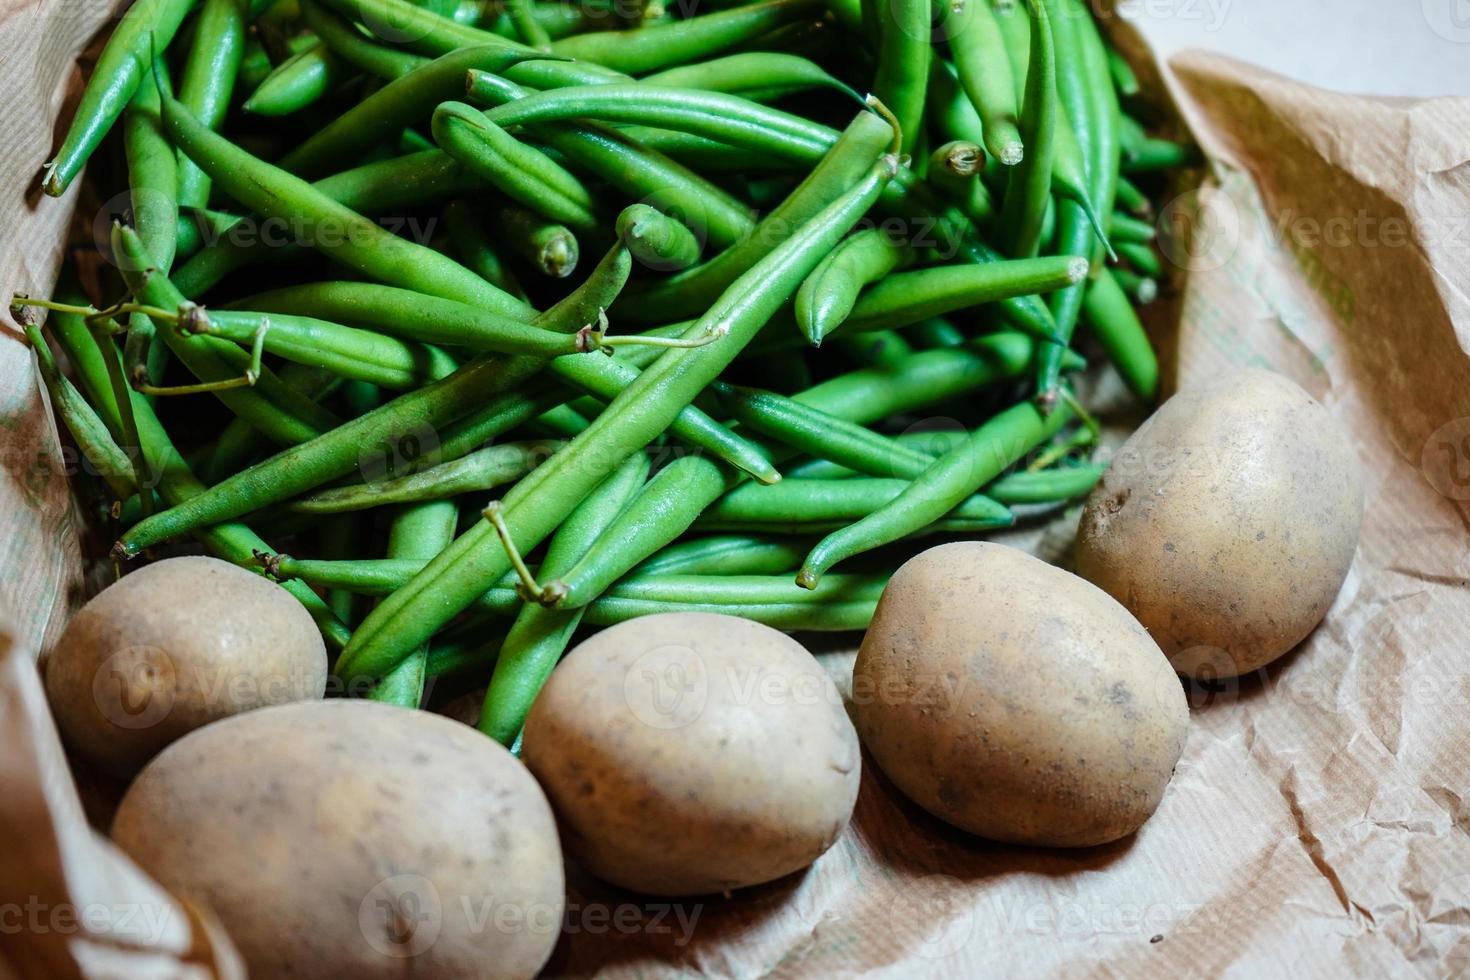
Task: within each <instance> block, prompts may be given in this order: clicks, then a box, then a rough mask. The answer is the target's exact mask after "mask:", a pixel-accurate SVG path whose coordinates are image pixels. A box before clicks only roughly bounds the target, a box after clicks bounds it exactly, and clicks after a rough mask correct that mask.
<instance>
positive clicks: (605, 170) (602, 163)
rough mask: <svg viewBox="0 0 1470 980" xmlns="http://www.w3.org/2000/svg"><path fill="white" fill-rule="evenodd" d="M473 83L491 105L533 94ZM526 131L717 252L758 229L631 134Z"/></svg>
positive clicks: (733, 202) (591, 127) (594, 129)
mask: <svg viewBox="0 0 1470 980" xmlns="http://www.w3.org/2000/svg"><path fill="white" fill-rule="evenodd" d="M471 78H472V87H473V90H474V94H475V96H476V97H477V98H479V99H481V100H483V101H485V102H487V103H488V104H491V105H500V104H502V103H504V102H507V101H512V100H516V99H521V98H525V97H527V96H528V95H529V93H528V92H527V91H526V90H525V89H523V88H521V87H519V86H517V85H516V84H515V83H513V82H511V81H509V80H507V79H505V78H497V77H495V76H492V75H487V74H481V75H474V76H471ZM527 129H528V130H529V131H530V133H531V134H532V135H533V136H534V137H535V138H536V139H537V140H539V141H540V142H542V143H543V144H544V145H546V146H549V147H551V148H552V149H554V150H556V151H557V152H559V153H561V154H562V155H563V156H565V157H566V158H567V160H568V162H570V163H572V164H574V165H575V166H577V167H579V168H580V169H582V170H583V171H585V172H587V173H589V174H592V175H595V176H597V177H599V178H600V179H602V180H605V181H607V182H608V183H609V184H611V185H612V186H614V187H615V188H617V189H618V190H619V191H621V192H622V193H624V194H626V195H628V196H629V197H631V198H634V199H636V200H638V201H640V203H643V204H648V205H651V206H653V207H656V208H658V209H659V210H660V211H663V212H664V213H666V214H672V215H674V216H675V217H677V218H678V219H679V220H681V221H683V222H684V223H685V224H688V225H689V226H690V227H691V228H693V229H694V230H695V231H696V232H697V233H699V234H701V235H702V236H703V237H705V238H707V239H708V240H709V242H710V244H711V245H713V246H714V247H716V248H723V247H725V246H727V245H731V244H733V243H735V242H739V241H743V240H744V239H745V238H746V237H747V236H749V234H750V232H751V230H752V229H753V228H754V227H755V219H754V217H753V216H752V215H751V212H750V209H749V208H748V207H746V206H745V205H744V204H743V203H741V202H740V201H739V200H737V199H736V198H734V197H733V196H732V195H730V194H729V193H728V192H726V191H724V190H722V189H721V188H719V187H718V186H716V185H715V184H713V183H711V182H710V181H708V180H706V179H705V178H703V177H700V176H698V175H697V174H695V173H693V172H692V171H690V170H689V169H688V168H687V167H684V166H682V165H681V164H678V163H675V162H674V161H673V160H671V159H669V158H667V157H665V156H664V155H662V154H661V153H657V152H654V151H653V150H650V149H649V148H648V147H645V146H642V145H641V144H639V143H638V142H637V141H636V140H635V139H634V138H633V137H632V136H630V135H628V134H627V133H624V132H619V131H617V130H614V129H609V128H607V127H603V126H598V125H597V124H595V123H591V122H585V121H584V122H579V123H577V124H576V125H571V126H569V125H559V124H551V125H534V126H529V127H527Z"/></svg>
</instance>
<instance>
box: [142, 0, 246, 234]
mask: <svg viewBox="0 0 1470 980" xmlns="http://www.w3.org/2000/svg"><path fill="white" fill-rule="evenodd" d="M247 10H248V3H247V0H203V2H202V3H201V4H200V6H199V16H198V17H196V18H195V19H194V37H193V43H192V44H191V46H190V48H189V57H188V58H187V59H186V60H185V62H184V72H183V75H182V76H181V77H180V79H179V88H178V99H179V102H180V103H181V104H182V105H184V106H186V107H188V109H189V112H191V113H192V114H193V115H194V117H195V118H196V119H198V120H199V121H200V122H201V123H202V124H204V125H205V126H208V127H209V128H210V129H219V127H220V125H221V124H222V123H223V122H224V120H225V113H226V112H228V111H229V108H230V96H231V94H232V93H233V92H234V88H235V78H236V76H237V75H239V73H240V60H241V59H242V58H243V57H244V55H245V20H246V16H247ZM150 43H154V42H150ZM178 180H179V192H178V193H179V203H180V204H181V205H183V206H185V207H203V206H204V205H206V204H208V203H209V177H208V175H207V174H205V173H204V171H203V170H201V169H200V168H199V166H198V165H197V164H195V162H194V161H193V160H191V159H189V157H188V156H187V155H186V154H184V153H180V154H179V166H178Z"/></svg>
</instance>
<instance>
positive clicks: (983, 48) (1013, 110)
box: [940, 0, 1031, 167]
mask: <svg viewBox="0 0 1470 980" xmlns="http://www.w3.org/2000/svg"><path fill="white" fill-rule="evenodd" d="M940 8H941V10H942V11H943V18H944V19H943V25H944V31H945V36H946V38H947V39H948V41H949V47H950V51H952V52H953V54H954V65H955V68H956V69H957V70H958V74H959V79H960V84H961V85H962V86H963V87H964V90H965V93H966V94H967V95H968V96H969V99H970V102H971V103H972V104H973V105H974V107H975V110H976V112H977V114H978V115H979V117H980V120H981V125H982V129H981V132H982V133H983V135H984V139H985V148H986V149H987V150H989V151H990V154H991V156H993V157H995V158H996V159H997V160H999V161H1000V162H1001V163H1002V164H1003V165H1005V166H1007V167H1013V166H1015V165H1016V164H1018V163H1020V162H1021V160H1022V159H1023V158H1024V157H1025V154H1026V153H1027V152H1030V151H1031V146H1030V144H1029V143H1028V142H1027V141H1026V139H1025V138H1024V137H1023V135H1022V132H1021V128H1020V119H1021V111H1020V106H1018V105H1017V104H1016V87H1017V85H1016V79H1015V78H1014V77H1013V76H1012V74H1011V64H1010V61H1009V59H1007V57H1006V54H1005V41H1004V38H1003V36H1002V35H1001V32H1000V26H999V25H998V24H997V23H996V22H995V16H994V14H992V13H991V11H990V5H989V2H988V0H948V2H946V3H942V4H941V5H940Z"/></svg>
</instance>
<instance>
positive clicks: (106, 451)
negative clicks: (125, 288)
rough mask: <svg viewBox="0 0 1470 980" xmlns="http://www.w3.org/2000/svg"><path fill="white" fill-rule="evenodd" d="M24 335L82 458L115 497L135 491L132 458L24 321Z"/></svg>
mask: <svg viewBox="0 0 1470 980" xmlns="http://www.w3.org/2000/svg"><path fill="white" fill-rule="evenodd" d="M25 334H26V340H27V341H29V342H30V345H31V349H32V350H33V351H35V352H36V364H37V366H38V368H39V369H40V373H41V381H42V382H43V383H44V384H45V385H46V391H47V392H48V393H49V394H50V396H51V407H52V408H53V409H55V411H56V414H57V415H58V416H59V417H60V418H61V422H62V424H63V425H65V426H66V430H67V431H68V432H70V433H71V437H72V440H73V441H74V442H75V443H76V444H77V448H78V449H80V450H81V452H82V456H83V458H84V459H86V460H87V462H88V463H90V464H91V465H92V468H93V471H94V473H95V474H96V475H97V476H99V477H101V478H102V481H103V482H104V483H106V484H107V488H108V489H109V490H111V491H112V493H113V495H114V496H116V497H117V499H118V500H127V499H128V498H129V497H131V496H132V495H133V494H135V493H137V492H138V484H137V482H136V481H135V479H134V477H133V469H134V462H133V460H132V459H131V458H130V457H129V456H128V454H127V453H126V452H124V451H123V450H122V449H121V448H120V447H119V446H118V444H117V443H116V442H114V441H113V438H112V433H111V432H109V431H107V426H106V425H105V424H104V423H103V421H102V419H101V418H99V417H98V416H97V413H96V412H95V411H93V410H92V406H91V405H88V404H87V400H86V399H85V398H83V397H82V393H81V392H80V391H77V389H76V387H75V386H74V385H73V384H72V383H71V382H70V381H68V380H67V379H66V377H64V376H63V375H62V373H61V369H60V368H59V367H57V366H56V359H55V358H54V357H53V356H52V355H51V348H50V347H48V346H46V338H44V337H43V336H41V331H40V328H39V327H36V326H35V325H34V324H32V323H30V322H29V320H27V321H25ZM150 492H151V491H150Z"/></svg>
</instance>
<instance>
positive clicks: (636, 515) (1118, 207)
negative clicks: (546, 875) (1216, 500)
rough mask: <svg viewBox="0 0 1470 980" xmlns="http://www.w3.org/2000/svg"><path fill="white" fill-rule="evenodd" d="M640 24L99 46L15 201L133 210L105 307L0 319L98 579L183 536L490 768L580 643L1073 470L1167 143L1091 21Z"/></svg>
mask: <svg viewBox="0 0 1470 980" xmlns="http://www.w3.org/2000/svg"><path fill="white" fill-rule="evenodd" d="M267 12H269V13H268V14H267ZM262 14H267V16H266V17H264V18H262V16H261V15H262ZM644 14H645V15H644V17H643V19H642V20H641V21H639V22H637V23H631V22H630V21H629V20H628V19H627V18H620V17H616V16H612V9H611V7H609V6H608V5H607V4H605V3H604V2H603V0H586V4H584V5H582V6H575V7H574V6H571V5H568V4H566V3H564V2H560V0H558V2H549V0H517V2H515V3H506V4H504V5H500V6H497V5H476V4H461V5H459V6H458V8H456V7H455V5H453V4H448V5H446V4H442V3H431V2H428V0H374V4H373V5H372V11H371V12H370V16H369V15H366V14H365V9H360V5H358V4H356V3H354V2H351V0H300V2H299V3H298V2H295V0H251V2H242V0H199V2H198V3H197V4H196V3H195V2H194V0H157V2H153V3H147V4H144V3H138V4H136V5H135V6H134V7H133V8H132V9H131V10H130V11H129V12H128V13H127V14H126V15H125V16H124V17H123V18H122V19H121V20H120V21H119V23H118V25H117V28H116V30H115V31H114V33H113V35H112V37H111V38H110V40H109V41H108V42H107V44H106V46H105V48H104V49H103V52H102V55H101V57H100V58H99V60H98V62H97V65H96V69H95V71H94V72H93V75H92V77H91V79H90V80H89V81H88V83H87V86H86V89H85V91H84V93H83V95H82V98H81V100H80V102H79V103H78V105H77V107H76V114H75V117H74V118H73V119H72V120H71V122H70V125H69V127H67V128H66V129H65V130H64V134H65V135H64V137H63V139H62V140H61V143H60V145H59V147H58V149H57V151H56V155H55V158H54V159H53V160H52V161H51V162H50V163H49V164H47V166H46V170H45V173H44V178H43V188H44V190H45V191H46V193H48V194H51V195H54V196H59V195H61V194H63V193H65V192H66V190H67V188H68V186H69V185H70V184H71V183H72V182H73V181H74V180H75V179H76V178H77V177H78V175H79V174H80V173H81V171H82V168H83V166H84V165H85V164H86V163H87V161H88V158H89V157H95V159H94V160H93V163H92V165H91V166H92V170H91V173H90V174H89V179H90V180H92V181H93V183H94V184H95V185H96V189H97V191H98V194H97V196H98V198H99V199H107V198H110V197H115V195H116V194H119V193H121V192H123V191H126V192H127V193H128V195H129V197H130V200H131V208H130V209H129V212H128V214H127V215H126V216H125V220H123V221H121V222H117V223H115V224H114V225H113V227H112V231H111V241H110V243H109V245H110V247H109V248H108V249H107V250H106V253H107V258H108V260H109V262H108V264H107V265H106V266H104V267H103V268H102V270H101V272H100V274H99V275H97V276H93V277H92V279H95V280H96V281H95V284H94V286H93V289H94V293H95V294H94V295H91V296H85V295H83V294H81V293H80V292H79V291H78V290H77V288H75V287H74V286H73V285H71V283H72V281H73V279H75V280H76V281H80V278H79V277H75V276H72V274H71V273H70V272H68V273H67V275H68V279H67V280H66V282H67V284H66V285H63V286H60V287H58V289H57V291H56V292H57V297H56V299H54V300H46V299H36V298H31V297H27V296H15V297H14V298H13V300H12V304H13V309H14V312H15V314H16V315H17V316H18V317H20V318H22V319H23V320H24V323H25V333H26V336H27V338H28V339H29V341H30V342H31V343H32V344H33V345H34V346H35V347H36V352H37V356H38V364H39V367H40V376H41V380H42V382H43V384H44V386H45V387H46V389H47V390H48V392H49V394H50V397H51V400H52V404H53V406H54V407H55V409H56V412H57V415H58V417H59V419H60V420H61V422H62V424H63V425H64V427H65V428H66V430H67V431H68V432H69V433H70V436H71V439H72V440H73V441H74V443H75V444H76V447H77V449H78V450H79V452H80V453H81V454H82V455H83V456H84V457H85V459H86V461H87V463H88V466H87V467H86V468H85V472H86V473H89V474H92V475H94V476H95V477H96V479H95V480H93V481H92V482H91V483H90V486H91V488H92V489H93V490H94V491H95V494H96V497H95V499H96V500H97V502H99V503H101V504H104V505H105V506H104V507H103V508H102V511H103V512H104V513H105V514H106V515H107V516H106V519H108V520H111V521H113V522H115V526H116V528H117V543H116V546H115V547H114V549H113V553H114V557H115V558H116V559H117V560H119V561H121V562H126V561H127V560H129V559H134V558H136V557H137V556H139V555H143V554H153V553H156V552H157V551H159V550H161V549H163V548H165V547H169V546H170V542H172V541H173V540H175V539H178V538H190V537H192V538H193V539H195V540H197V541H198V542H199V543H200V544H202V546H203V547H204V548H206V549H208V550H210V551H211V552H213V553H214V554H216V555H218V556H219V557H221V558H224V559H225V560H228V561H232V562H236V563H238V564H241V565H244V566H247V567H250V568H253V569H255V570H257V571H259V572H260V573H262V574H266V575H270V576H273V577H274V578H276V579H277V580H279V581H280V582H281V583H282V584H283V585H284V586H285V587H286V588H287V589H288V590H290V591H291V593H292V594H293V595H295V596H297V597H298V598H299V599H300V600H301V601H302V603H303V604H304V605H305V606H306V607H307V608H308V610H309V611H310V612H311V613H312V615H313V617H314V618H315V620H316V622H317V623H318V624H319V625H320V627H321V629H322V632H323V634H324V635H325V636H326V637H327V639H328V641H329V646H330V647H331V648H332V649H333V650H334V651H339V654H338V656H337V658H336V660H335V663H334V671H335V672H336V673H337V674H338V675H339V676H340V677H341V678H342V679H343V680H345V681H352V682H358V681H362V680H368V681H371V682H374V683H372V684H369V685H368V687H367V689H369V690H370V691H371V694H370V696H371V697H373V698H376V699H379V700H383V701H389V702H392V703H397V704H403V705H409V706H418V705H420V704H422V703H424V702H425V701H426V700H427V699H428V697H429V695H430V693H431V692H430V689H429V688H430V683H431V682H432V681H433V680H434V679H435V678H436V677H439V676H448V675H450V674H452V675H453V676H454V677H455V678H456V683H468V682H471V681H474V680H478V681H479V682H480V683H483V684H486V685H488V692H487V694H486V697H485V703H484V709H483V712H482V715H481V718H480V728H481V729H482V730H483V731H484V732H485V733H486V734H488V735H490V736H491V737H493V738H495V739H498V740H499V741H501V742H504V743H506V744H511V743H513V742H514V741H515V739H516V737H517V735H518V733H519V731H520V728H521V725H522V723H523V722H524V719H525V717H526V713H527V711H528V710H529V708H530V705H531V703H532V702H533V701H534V699H535V697H536V696H537V693H538V692H539V690H540V688H541V685H542V684H543V683H544V682H545V680H546V678H547V676H548V675H549V673H550V672H551V670H552V669H553V668H554V667H555V664H556V662H557V660H558V658H559V657H560V656H561V655H562V653H563V652H564V651H565V649H566V648H567V646H568V644H569V643H570V642H571V641H572V639H573V636H574V635H575V633H576V632H577V631H578V630H579V629H586V628H591V627H597V626H602V625H607V624H611V623H618V622H623V621H625V620H627V619H630V618H634V617H637V616H641V615H648V614H651V613H657V612H669V611H679V610H698V611H706V612H709V611H713V612H726V613H729V614H732V615H741V616H747V617H750V618H754V619H757V620H760V621H762V622H766V623H769V624H771V625H774V626H777V627H780V628H783V629H793V630H799V629H808V630H849V629H860V628H862V627H863V626H864V625H865V624H866V623H867V620H868V618H869V617H870V616H871V614H872V612H873V609H874V605H875V603H876V601H877V598H878V595H879V594H880V593H881V591H882V588H883V584H884V582H885V581H886V578H887V574H888V573H889V572H891V570H892V569H893V568H894V567H895V566H896V564H897V563H898V562H900V561H902V560H903V559H904V558H905V557H906V556H907V555H908V554H911V553H912V551H913V550H914V548H916V547H918V546H917V545H915V544H914V543H913V542H914V541H915V540H916V539H920V538H923V537H924V536H926V535H935V534H947V535H965V534H983V533H985V532H987V531H991V530H995V529H1000V528H1008V527H1012V526H1014V525H1015V524H1017V523H1018V522H1022V521H1026V520H1031V519H1035V518H1036V517H1037V516H1038V515H1045V514H1048V513H1051V512H1054V511H1055V510H1056V509H1058V508H1065V507H1067V506H1068V505H1070V504H1073V503H1075V502H1076V501H1078V500H1079V499H1080V498H1081V497H1083V496H1085V495H1086V494H1087V493H1088V492H1089V491H1090V489H1091V488H1092V486H1093V485H1094V484H1095V483H1096V481H1097V480H1098V479H1099V477H1100V475H1101V467H1100V466H1099V465H1097V464H1096V463H1095V462H1093V461H1092V460H1091V459H1090V458H1089V457H1090V456H1091V455H1092V452H1093V449H1094V444H1095V440H1096V437H1097V427H1096V423H1095V422H1094V421H1093V420H1092V418H1091V416H1090V415H1089V414H1088V413H1087V411H1086V409H1085V407H1084V406H1082V405H1081V404H1080V402H1079V401H1078V399H1077V397H1076V395H1075V394H1074V393H1073V389H1072V387H1071V384H1070V380H1069V376H1070V375H1071V374H1072V373H1074V372H1077V371H1080V370H1082V369H1083V368H1085V367H1087V363H1088V362H1087V355H1088V354H1090V353H1093V352H1096V354H1097V355H1098V358H1099V361H1100V362H1101V361H1106V362H1107V364H1108V365H1110V367H1107V368H1100V370H1112V371H1114V372H1116V374H1117V376H1118V377H1119V378H1120V379H1121V381H1122V382H1123V383H1124V384H1125V385H1126V386H1127V387H1128V388H1129V389H1131V391H1132V392H1133V393H1134V394H1135V395H1136V396H1137V398H1138V399H1139V400H1140V401H1141V402H1144V403H1147V402H1150V401H1152V399H1153V398H1154V397H1155V396H1156V394H1157V388H1158V379H1159V368H1158V362H1157V360H1156V358H1155V355H1154V352H1153V349H1152V347H1151V345H1150V343H1149V339H1148V335H1147V333H1146V331H1145V330H1144V328H1143V326H1142V324H1141V321H1140V318H1139V315H1138V312H1137V309H1138V307H1140V306H1142V305H1145V304H1147V303H1149V302H1151V301H1152V300H1154V299H1155V298H1156V297H1157V296H1158V295H1159V293H1160V286H1161V284H1160V280H1161V279H1162V278H1163V277H1164V274H1165V271H1166V270H1165V266H1164V264H1163V262H1162V260H1161V258H1160V256H1159V254H1158V253H1157V252H1156V251H1155V249H1154V243H1153V240H1154V237H1155V236H1154V228H1153V225H1152V223H1151V218H1152V203H1151V198H1150V192H1151V191H1153V190H1157V189H1159V188H1161V184H1160V181H1161V180H1162V179H1164V178H1163V177H1161V176H1160V172H1161V171H1164V170H1167V169H1169V168H1175V167H1182V166H1189V165H1191V164H1193V163H1194V162H1195V160H1196V158H1195V155H1194V150H1193V149H1192V148H1191V147H1188V146H1184V145H1180V144H1176V143H1171V142H1169V141H1167V140H1164V139H1161V138H1159V137H1158V136H1157V135H1156V134H1155V133H1154V132H1152V131H1151V130H1150V128H1149V126H1148V125H1147V122H1146V115H1147V112H1146V108H1145V107H1144V106H1143V105H1142V104H1141V103H1139V101H1138V96H1139V91H1138V82H1137V79H1136V77H1135V76H1134V75H1133V74H1132V73H1131V72H1130V71H1128V70H1127V65H1126V63H1125V62H1124V61H1123V60H1122V59H1121V58H1120V57H1119V56H1118V54H1117V53H1116V52H1115V51H1113V50H1112V49H1110V48H1109V47H1108V45H1107V42H1106V40H1105V39H1104V37H1103V35H1102V34H1101V33H1100V31H1099V30H1098V27H1097V25H1096V24H1094V23H1093V22H1092V20H1091V19H1090V17H1089V15H1088V13H1087V11H1086V8H1085V7H1084V6H1083V5H1082V4H1081V3H1080V0H1025V2H1016V0H1007V2H1001V0H954V2H950V3H947V4H945V5H944V9H943V10H942V11H941V13H940V16H939V17H938V18H937V20H936V19H935V18H933V17H931V12H930V5H929V3H928V0H889V2H887V3H884V4H874V5H869V4H858V3H856V2H854V0H825V6H824V4H823V3H822V2H819V0H762V2H756V3H741V2H739V0H736V2H734V3H721V4H719V5H718V7H717V9H715V10H714V11H712V12H704V11H696V10H692V9H691V10H685V9H684V8H683V7H679V6H678V5H649V6H648V7H647V8H646V10H645V12H644ZM389 24H391V25H392V29H391V30H386V29H384V30H378V28H382V27H383V25H389ZM862 93H872V94H871V95H866V96H864V95H863V94H862ZM114 123H120V125H116V126H114ZM114 129H115V130H116V133H113V134H112V136H111V137H109V133H110V132H111V131H112V130H114ZM108 138H114V139H116V140H118V141H119V143H120V146H121V150H122V152H121V153H116V154H109V153H96V152H95V151H97V150H98V149H99V148H100V147H103V146H104V145H105V144H104V140H106V139H108ZM110 160H121V161H124V163H125V165H124V166H122V167H120V168H116V167H114V168H110V167H109V161H110ZM1079 322H1081V323H1082V324H1084V325H1085V328H1086V329H1085V330H1084V331H1078V330H1077V329H1076V328H1077V326H1078V323H1079ZM1074 338H1076V339H1077V341H1078V344H1077V348H1076V349H1073V341H1074ZM52 345H54V346H55V347H57V348H59V349H60V351H61V352H63V353H64V354H65V355H66V356H65V359H64V362H65V363H66V364H69V365H70V366H71V368H72V370H73V372H74V375H75V380H73V379H72V378H71V377H68V376H67V375H65V374H64V373H63V370H62V366H61V365H62V363H63V362H62V360H61V359H59V358H57V357H55V356H54V354H53V352H52V349H51V347H52ZM934 420H943V424H942V425H936V424H935V421H934ZM176 447H177V448H176ZM783 477H784V478H785V479H784V480H783ZM487 504H488V505H489V506H487ZM251 528H259V529H261V530H262V531H263V532H265V533H266V534H268V535H269V537H270V541H271V544H269V545H268V544H267V543H266V541H265V540H263V539H262V538H261V537H259V536H257V534H256V532H255V531H254V530H251ZM834 566H835V567H836V568H837V573H836V574H828V572H829V570H830V569H833V568H834ZM363 596H374V597H377V599H376V601H374V600H368V599H363V598H361V597H363ZM482 624H483V625H482ZM481 630H482V632H483V635H482V634H481V633H480V632H477V631H481ZM466 678H468V680H465V679H466ZM347 689H350V690H364V687H363V685H361V684H358V683H353V684H349V685H347Z"/></svg>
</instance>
